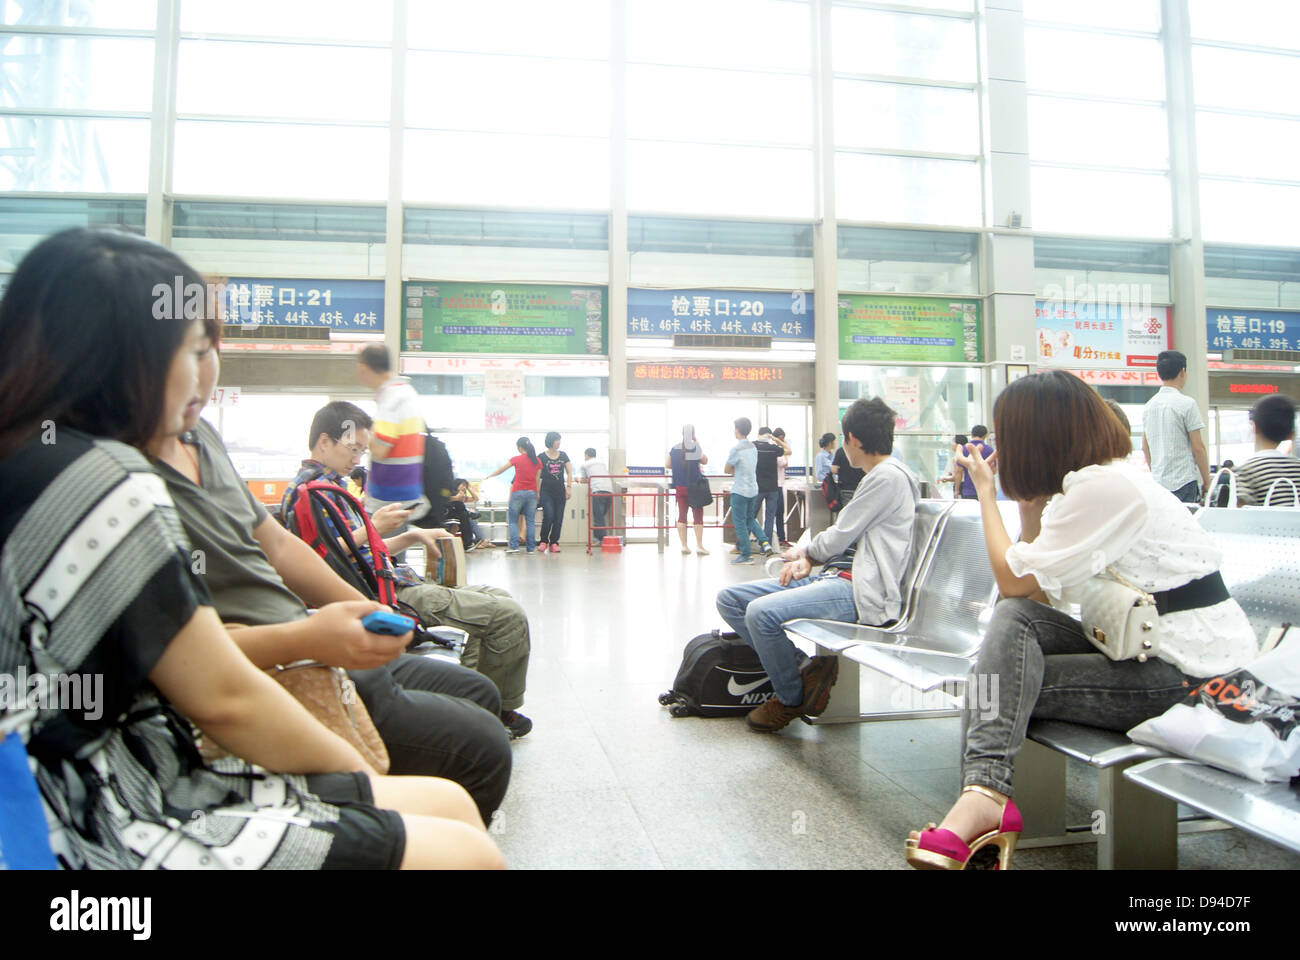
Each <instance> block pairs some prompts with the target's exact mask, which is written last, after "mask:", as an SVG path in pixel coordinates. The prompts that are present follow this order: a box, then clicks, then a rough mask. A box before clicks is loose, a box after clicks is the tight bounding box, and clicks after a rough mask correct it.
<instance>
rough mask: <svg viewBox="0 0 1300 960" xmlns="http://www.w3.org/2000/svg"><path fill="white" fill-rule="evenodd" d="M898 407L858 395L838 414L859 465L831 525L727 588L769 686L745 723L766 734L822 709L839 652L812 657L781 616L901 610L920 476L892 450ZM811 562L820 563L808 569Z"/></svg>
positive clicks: (723, 600)
mask: <svg viewBox="0 0 1300 960" xmlns="http://www.w3.org/2000/svg"><path fill="white" fill-rule="evenodd" d="M895 418H896V414H895V413H894V411H893V410H891V409H890V408H889V407H888V406H886V405H885V403H884V402H883V401H882V400H880V399H875V400H858V401H856V402H855V403H854V404H853V405H852V406H851V407H849V409H848V410H847V411H846V412H845V414H844V420H843V423H842V424H841V426H842V428H843V431H844V447H843V449H844V451H845V454H846V456H847V457H848V458H849V462H850V463H851V464H852V465H853V466H854V467H855V468H856V469H859V470H862V471H865V478H864V479H863V480H862V482H861V483H860V484H859V485H858V487H857V489H856V491H855V492H854V495H853V498H852V499H851V500H850V501H849V502H848V503H846V504H845V505H844V507H843V509H841V511H840V514H839V517H838V518H837V519H836V521H835V524H834V526H832V527H830V528H829V529H827V530H824V531H822V532H821V533H819V534H818V535H817V536H816V537H814V538H813V540H812V542H811V543H810V544H809V545H808V547H807V549H806V550H804V549H801V548H799V547H794V548H792V549H790V550H788V551H786V552H785V553H784V554H783V557H784V559H785V560H786V563H785V566H783V567H782V568H781V575H780V577H779V578H777V579H775V580H757V581H753V582H751V583H742V584H737V585H736V586H733V587H727V588H726V589H725V590H722V591H721V592H719V594H718V600H717V604H718V613H720V614H721V615H722V619H723V620H725V621H727V623H728V624H730V625H731V628H732V629H733V630H735V631H736V633H738V634H740V636H741V638H742V639H743V640H744V641H745V642H746V643H748V644H749V645H750V646H751V647H753V648H754V650H755V651H756V652H757V653H758V657H759V659H760V660H761V661H762V663H763V669H764V670H766V671H767V674H768V676H769V677H771V679H772V688H773V690H774V691H775V695H774V696H773V697H771V698H770V699H768V700H767V701H766V702H765V703H763V704H762V705H761V706H759V707H757V708H755V709H754V710H752V711H751V712H750V713H749V715H748V717H747V718H746V719H747V722H748V723H749V727H750V729H751V730H754V731H757V732H759V733H770V732H773V731H776V730H780V729H781V728H782V727H784V726H786V724H788V723H789V722H790V721H791V720H794V719H795V718H796V717H799V716H809V717H815V716H818V715H819V714H820V713H821V712H822V711H824V710H825V709H826V705H827V703H828V702H829V700H830V691H831V687H832V686H834V684H835V680H836V677H837V676H838V673H839V661H838V659H837V658H835V657H833V656H830V657H813V658H811V659H808V658H806V657H805V656H804V654H803V652H802V651H801V650H799V648H798V647H796V646H795V645H794V643H793V642H792V641H791V640H790V639H789V638H788V637H786V635H785V631H784V630H783V629H782V627H781V625H782V624H783V623H786V622H787V621H789V620H796V619H799V618H800V617H814V618H817V619H822V620H842V621H844V622H846V623H865V624H873V625H878V624H884V623H887V622H889V621H891V620H896V619H897V618H898V616H899V613H900V612H901V611H902V602H903V598H902V578H903V572H904V570H905V569H906V567H907V564H908V560H909V557H910V555H911V549H912V523H913V521H914V520H915V518H916V501H917V500H918V499H919V498H920V484H919V483H918V482H917V479H916V477H915V476H914V475H913V474H912V472H911V471H910V470H908V469H907V467H905V466H903V464H902V463H900V462H899V461H898V460H896V459H894V457H893V456H892V453H893V449H894V421H895ZM814 563H821V564H822V569H821V572H820V573H818V574H817V575H816V576H814V575H813V574H812V566H813V564H814Z"/></svg>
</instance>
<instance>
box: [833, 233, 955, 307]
mask: <svg viewBox="0 0 1300 960" xmlns="http://www.w3.org/2000/svg"><path fill="white" fill-rule="evenodd" d="M838 236H839V247H840V249H839V267H838V272H839V287H840V289H841V290H843V291H846V292H858V293H946V294H968V295H969V294H978V293H979V253H978V251H979V237H978V236H977V235H976V234H973V233H948V232H942V233H941V232H938V231H929V230H880V229H873V228H868V227H854V226H846V225H841V226H840V228H839V231H838Z"/></svg>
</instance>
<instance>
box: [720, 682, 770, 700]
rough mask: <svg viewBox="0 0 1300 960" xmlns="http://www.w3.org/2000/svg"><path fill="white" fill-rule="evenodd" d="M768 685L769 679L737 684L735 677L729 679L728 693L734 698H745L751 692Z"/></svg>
mask: <svg viewBox="0 0 1300 960" xmlns="http://www.w3.org/2000/svg"><path fill="white" fill-rule="evenodd" d="M765 683H767V677H763V679H761V680H755V681H754V682H753V683H737V682H736V678H735V677H728V678H727V693H729V694H731V695H732V696H733V697H743V696H744V695H745V694H747V693H749V692H750V691H751V690H757V689H758V688H759V687H761V686H762V685H763V684H765Z"/></svg>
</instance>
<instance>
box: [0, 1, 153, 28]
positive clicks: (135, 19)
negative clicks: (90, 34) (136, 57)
mask: <svg viewBox="0 0 1300 960" xmlns="http://www.w3.org/2000/svg"><path fill="white" fill-rule="evenodd" d="M157 8H158V3H157V0H77V2H76V3H68V0H0V23H6V24H9V25H11V26H17V27H33V26H41V27H95V28H96V29H101V30H105V29H107V30H153V28H154V24H155V23H156V22H157V19H158V9H157Z"/></svg>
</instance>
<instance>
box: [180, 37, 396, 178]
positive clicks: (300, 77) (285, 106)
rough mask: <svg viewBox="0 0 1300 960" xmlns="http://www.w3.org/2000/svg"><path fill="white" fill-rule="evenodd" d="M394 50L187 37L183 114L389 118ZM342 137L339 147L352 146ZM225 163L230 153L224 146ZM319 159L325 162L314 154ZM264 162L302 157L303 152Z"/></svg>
mask: <svg viewBox="0 0 1300 960" xmlns="http://www.w3.org/2000/svg"><path fill="white" fill-rule="evenodd" d="M389 86H390V80H389V52H388V50H386V49H376V48H367V47H342V46H308V45H306V44H279V43H237V42H228V41H215V40H184V41H182V43H181V48H180V56H179V58H178V60H177V79H176V109H177V111H178V112H179V113H180V114H182V115H193V114H202V115H206V116H238V117H277V118H286V119H292V120H349V121H367V120H376V121H377V120H387V118H388V111H389ZM348 149H349V146H348V144H347V142H346V141H340V142H339V143H338V145H337V146H336V147H335V150H337V151H340V152H342V151H346V150H348ZM216 152H217V153H218V155H219V156H220V157H221V159H222V160H224V159H225V151H224V150H221V151H216ZM307 156H311V161H312V163H313V164H314V163H316V162H318V161H319V160H321V159H327V158H319V157H316V156H313V155H310V154H308V155H307ZM264 160H269V161H271V162H282V161H283V160H293V161H296V162H298V163H301V162H302V156H301V155H298V156H293V155H291V156H290V157H285V158H280V157H267V158H264Z"/></svg>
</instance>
